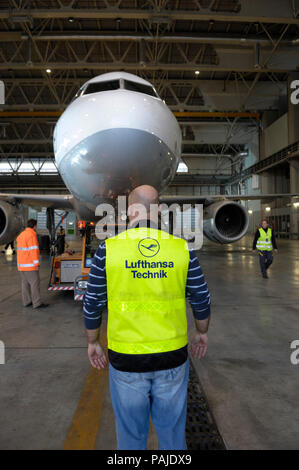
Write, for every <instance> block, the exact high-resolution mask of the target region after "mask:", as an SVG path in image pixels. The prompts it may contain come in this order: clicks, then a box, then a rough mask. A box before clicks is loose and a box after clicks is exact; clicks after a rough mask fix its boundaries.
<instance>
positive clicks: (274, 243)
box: [272, 229, 277, 250]
mask: <svg viewBox="0 0 299 470" xmlns="http://www.w3.org/2000/svg"><path fill="white" fill-rule="evenodd" d="M272 245H273V248H274V250H277V243H276V237H275V232H274V230H273V229H272Z"/></svg>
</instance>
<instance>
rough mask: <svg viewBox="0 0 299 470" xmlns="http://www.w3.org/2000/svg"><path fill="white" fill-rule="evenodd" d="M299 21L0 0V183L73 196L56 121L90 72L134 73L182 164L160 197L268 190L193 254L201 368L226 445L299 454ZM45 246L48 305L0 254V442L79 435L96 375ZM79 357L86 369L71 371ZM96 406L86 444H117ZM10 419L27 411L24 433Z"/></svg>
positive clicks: (242, 11)
mask: <svg viewBox="0 0 299 470" xmlns="http://www.w3.org/2000/svg"><path fill="white" fill-rule="evenodd" d="M298 15H299V2H298V1H297V0H290V1H283V0H275V1H269V0H251V1H247V0H150V1H141V0H38V1H37V0H10V1H2V2H1V4H0V79H1V81H2V82H3V84H4V88H3V89H2V91H1V93H2V95H3V96H2V97H1V99H2V104H1V105H0V191H1V192H2V193H30V194H32V193H38V194H54V193H55V194H67V193H68V190H67V188H66V186H65V184H64V182H63V180H62V178H61V176H60V175H59V172H58V169H57V166H56V163H55V159H54V153H53V130H54V127H55V124H56V122H57V119H58V118H59V116H60V115H61V114H62V112H63V111H64V109H65V108H66V107H67V106H68V104H69V103H70V101H71V100H72V99H73V97H74V96H75V95H76V93H77V92H78V90H79V89H80V87H81V86H82V85H83V84H84V83H85V82H86V81H87V80H89V79H91V78H93V77H95V76H97V75H100V74H102V73H106V72H111V71H125V72H129V73H133V74H135V75H138V76H140V77H142V78H144V79H145V80H148V81H149V82H150V83H152V84H153V85H154V87H155V89H156V90H157V92H158V94H159V96H160V97H161V99H162V100H164V101H165V103H166V104H167V105H168V107H169V108H170V109H171V111H173V113H174V114H175V116H176V118H177V120H178V122H179V125H180V127H181V131H182V138H183V141H182V157H181V162H180V164H179V167H178V170H177V173H176V175H175V177H174V179H173V181H172V182H171V184H170V185H169V187H168V188H167V189H166V190H165V191H164V195H172V196H176V195H177V196H180V195H192V196H197V195H198V196H209V195H221V196H232V195H240V196H246V195H255V196H258V195H267V194H269V195H272V197H269V199H266V200H264V199H263V200H246V199H245V201H243V202H242V204H243V205H244V206H245V208H246V210H247V211H248V214H249V220H250V222H249V229H248V236H246V237H244V239H242V240H241V241H240V242H237V243H236V244H229V245H226V246H221V245H220V246H217V245H213V244H211V243H210V242H207V243H205V245H204V247H203V249H202V250H201V252H200V253H199V258H200V262H201V264H202V267H203V270H204V272H205V275H206V278H207V282H208V285H209V287H210V289H211V293H212V305H213V317H214V318H213V320H212V326H211V333H210V337H211V342H210V350H211V352H210V355H208V356H207V358H206V360H205V361H202V362H201V363H200V364H197V365H195V368H196V370H197V372H198V376H199V379H200V381H201V385H202V387H203V390H204V392H205V394H206V396H207V400H208V403H209V406H210V408H211V412H212V414H213V416H214V418H215V421H216V424H217V426H218V429H219V432H220V434H221V436H222V439H223V440H224V442H225V446H226V447H227V448H233V449H240V448H243V449H257V448H263V449H269V448H277V449H281V448H298V433H299V429H298V417H299V416H298V407H297V399H296V387H297V384H298V380H297V378H296V370H295V369H296V367H295V366H294V365H291V364H290V361H289V343H290V342H291V341H292V340H295V339H298V283H299V274H298V273H299V255H298V248H299V245H298V243H299V242H298V240H299V199H297V198H296V197H293V198H290V197H283V194H296V193H297V194H299V158H298V157H299V126H298V121H299V95H298V93H297V94H296V88H298V84H299V53H298V47H299V36H298V32H299V31H298V26H299V16H298ZM273 195H280V196H282V197H279V198H274V197H273ZM33 216H37V217H38V229H39V231H40V233H46V218H45V209H42V208H40V210H36V209H34V208H29V209H28V217H33ZM57 217H58V216H57ZM263 217H267V218H268V220H269V222H270V224H271V226H272V227H273V228H274V229H275V232H276V236H277V239H278V244H279V252H280V253H281V254H279V255H278V256H277V261H276V260H275V263H276V266H275V263H274V266H273V278H271V279H270V280H269V283H268V285H267V286H265V285H264V284H262V281H261V280H260V279H259V274H258V266H257V261H256V260H255V259H253V258H252V254H251V243H252V236H253V234H254V233H255V231H256V229H257V227H258V226H259V224H260V221H261V219H262V218H263ZM57 220H59V217H58V218H57ZM63 224H64V227H65V229H66V240H67V241H69V242H70V243H71V242H72V241H75V240H76V239H77V238H78V232H77V228H76V227H77V218H76V214H75V213H73V212H71V213H69V214H68V217H67V219H66V220H65V221H64V222H63ZM43 256H44V262H43V267H42V270H41V275H42V287H43V288H44V297H45V298H46V299H47V300H49V302H50V304H51V305H50V308H49V311H47V312H45V313H44V312H43V313H42V314H38V315H37V314H35V313H32V312H28V311H25V309H23V310H22V309H20V307H19V305H21V304H20V289H19V280H18V276H17V272H16V261H15V259H14V257H13V256H12V255H11V254H6V255H2V258H1V274H0V284H1V286H2V287H3V289H2V290H1V292H2V294H1V300H2V312H3V314H2V315H1V317H0V322H1V324H2V325H1V330H0V340H3V341H4V343H5V346H6V356H7V363H6V364H5V366H4V365H0V368H1V369H2V368H5V370H4V373H3V375H2V370H1V378H0V380H1V381H2V380H5V381H6V382H5V384H3V386H2V387H1V391H0V396H1V401H0V407H2V406H3V404H5V405H6V406H5V409H4V410H3V413H4V424H5V426H4V428H6V431H5V430H4V429H3V428H2V431H1V434H2V435H1V436H0V447H2V448H9V449H12V448H35V449H37V448H63V445H66V444H64V443H65V439H67V436H69V441H68V444H67V445H70V446H72V445H75V444H73V442H74V441H75V439H74V441H72V438H71V437H70V434H68V432H70V431H68V430H69V427H70V425H71V423H72V419H73V416H74V414H75V411H76V409H77V404H78V401H79V399H80V397H81V398H82V395H81V392H82V388H83V386H84V382H85V378H86V374H87V373H88V370H89V368H88V363H87V361H86V357H85V356H84V354H85V352H84V349H83V348H84V345H85V343H84V341H85V338H84V333H83V331H82V325H81V323H82V319H81V306H80V305H78V304H75V305H74V303H73V300H72V299H70V298H69V297H68V295H67V293H59V294H58V293H49V292H47V290H46V284H47V280H48V271H49V268H48V264H47V257H46V255H43ZM223 270H224V271H225V275H224V274H223ZM7 273H8V275H7ZM271 274H272V273H271ZM2 312H1V313H2ZM190 315H191V314H190V311H189V316H190ZM70 329H72V332H71V334H68V332H69V331H70ZM281 330H283V331H281ZM296 334H297V338H296ZM220 351H221V352H220ZM47 352H48V353H49V354H48V356H47V357H46V354H47ZM60 354H61V356H59V355H60ZM61 358H62V359H61ZM44 361H45V363H46V366H47V370H51V373H50V377H49V376H47V374H46V373H45V372H43V371H42V369H43V367H42V363H43V362H44ZM73 361H75V363H76V366H78V369H77V370H74V367H73V366H72V370H71V372H69V368H70V364H71V363H73ZM10 364H11V367H10ZM297 375H298V374H297ZM53 383H55V384H56V385H55V387H56V388H55V387H54V385H53ZM72 384H73V385H74V390H72V387H71V385H72ZM20 385H21V386H22V388H23V391H22V392H20ZM73 392H74V393H73ZM40 393H45V397H46V400H48V404H49V410H50V414H47V412H46V410H45V406H44V403H43V401H42V400H41V398H40V397H39V396H38V395H39V394H40ZM58 397H60V400H59V398H58ZM98 399H99V400H101V397H98ZM102 400H103V403H104V407H103V413H102V418H101V424H100V428H99V429H96V431H95V439H94V441H93V442H94V444H93V445H94V448H98V449H104V448H111V449H113V448H114V447H113V445H115V436H114V434H113V431H112V430H111V431H110V427H111V423H110V421H111V413H112V409H111V403H110V402H109V397H108V395H105V396H104V397H102ZM12 407H14V408H15V411H14V412H13V411H5V410H11V408H12ZM18 410H19V411H18ZM20 410H22V411H21V418H20V417H19V418H18V413H20ZM35 410H36V411H35ZM296 410H297V411H296ZM10 413H11V414H10ZM11 416H12V417H13V420H17V419H20V420H21V422H20V423H19V425H18V426H17V427H16V426H15V425H13V424H12V422H11V419H10V418H11ZM296 416H297V418H296ZM45 423H46V426H45ZM42 428H43V430H42ZM28 429H29V430H30V429H32V431H30V432H28V433H27V431H28ZM106 429H109V432H108V431H107V432H106ZM150 439H152V440H151V441H150V442H151V443H150V445H152V446H154V445H155V444H154V443H155V437H154V435H151V437H150ZM70 442H71V444H70ZM76 445H77V444H76ZM105 446H106V447H105ZM109 446H110V447H109Z"/></svg>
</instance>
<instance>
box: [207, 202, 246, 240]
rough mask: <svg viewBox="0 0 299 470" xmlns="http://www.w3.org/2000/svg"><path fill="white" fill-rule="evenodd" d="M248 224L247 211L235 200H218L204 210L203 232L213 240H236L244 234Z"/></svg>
mask: <svg viewBox="0 0 299 470" xmlns="http://www.w3.org/2000/svg"><path fill="white" fill-rule="evenodd" d="M248 225H249V217H248V213H247V211H246V209H245V208H244V207H243V206H241V204H238V203H237V202H230V201H219V202H215V203H213V204H210V205H209V206H207V207H206V208H205V210H204V220H203V232H204V234H205V236H206V237H207V238H209V239H210V240H212V241H213V242H216V243H233V242H236V241H237V240H240V238H242V237H243V236H244V235H245V234H246V232H247V229H248Z"/></svg>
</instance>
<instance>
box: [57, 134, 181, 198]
mask: <svg viewBox="0 0 299 470" xmlns="http://www.w3.org/2000/svg"><path fill="white" fill-rule="evenodd" d="M176 167H177V158H176V157H175V155H174V154H173V153H172V152H171V150H170V149H169V147H168V146H167V145H166V144H165V143H164V142H163V141H162V140H161V139H160V138H158V137H156V136H155V135H154V134H152V133H149V132H146V131H143V130H139V129H128V128H113V129H106V130H102V131H100V132H97V133H95V134H93V135H91V136H89V137H87V138H86V139H84V140H82V141H81V142H80V143H79V144H78V145H77V146H75V147H74V148H72V149H71V151H70V152H69V153H68V154H67V155H66V156H65V157H64V158H63V160H62V161H61V164H60V168H59V170H60V172H61V176H62V177H63V179H64V181H65V183H66V185H67V186H68V188H69V189H70V191H71V192H72V193H73V194H74V195H75V196H76V197H78V198H80V199H81V200H86V199H87V200H88V202H90V203H93V204H97V201H98V200H99V198H103V197H113V196H114V195H115V194H125V193H127V192H129V191H131V190H132V189H133V188H134V187H136V186H139V185H141V184H150V185H152V186H154V187H156V188H157V189H158V191H160V190H161V189H163V187H165V186H166V185H167V184H168V183H169V181H170V179H171V178H172V177H173V175H174V172H175V170H176Z"/></svg>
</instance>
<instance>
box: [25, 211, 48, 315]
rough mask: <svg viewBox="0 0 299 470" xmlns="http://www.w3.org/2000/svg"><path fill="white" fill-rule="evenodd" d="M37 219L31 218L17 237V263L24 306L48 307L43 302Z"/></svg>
mask: <svg viewBox="0 0 299 470" xmlns="http://www.w3.org/2000/svg"><path fill="white" fill-rule="evenodd" d="M36 226H37V221H36V220H35V219H29V220H28V222H27V228H26V229H25V230H24V231H23V232H21V233H20V235H19V236H18V237H17V263H18V270H19V271H20V275H21V280H22V299H23V306H24V307H29V306H30V305H32V306H33V308H44V307H48V305H49V304H44V303H42V302H41V298H40V279H39V267H40V259H39V246H38V241H37V235H36Z"/></svg>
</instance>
